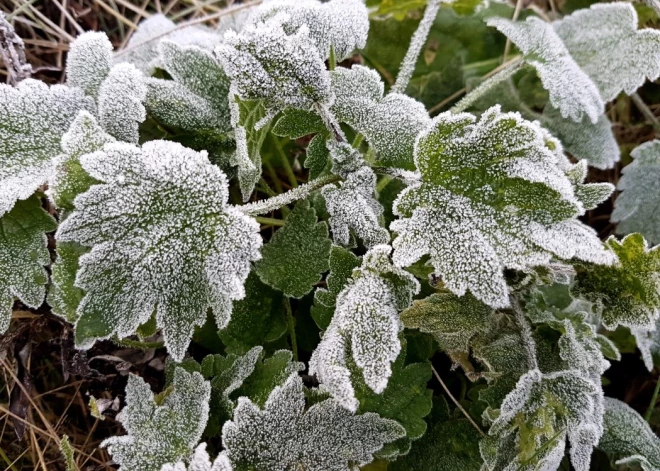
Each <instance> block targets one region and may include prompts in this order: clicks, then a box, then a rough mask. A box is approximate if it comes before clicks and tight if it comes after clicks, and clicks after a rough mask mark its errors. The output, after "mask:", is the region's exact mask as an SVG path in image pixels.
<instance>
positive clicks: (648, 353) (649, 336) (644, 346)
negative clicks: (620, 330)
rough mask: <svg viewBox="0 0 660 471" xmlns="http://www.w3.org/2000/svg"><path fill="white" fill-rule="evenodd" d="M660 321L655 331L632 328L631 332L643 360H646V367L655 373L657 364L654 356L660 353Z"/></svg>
mask: <svg viewBox="0 0 660 471" xmlns="http://www.w3.org/2000/svg"><path fill="white" fill-rule="evenodd" d="M658 323H659V322H658V321H656V323H655V329H653V330H648V329H638V328H632V329H630V332H631V333H632V334H633V336H634V337H635V342H636V343H637V348H638V349H639V351H640V353H641V354H642V360H644V366H646V369H647V370H649V372H651V371H653V368H655V363H654V361H653V356H654V355H657V354H658V353H660V329H659V328H658V327H659V326H658Z"/></svg>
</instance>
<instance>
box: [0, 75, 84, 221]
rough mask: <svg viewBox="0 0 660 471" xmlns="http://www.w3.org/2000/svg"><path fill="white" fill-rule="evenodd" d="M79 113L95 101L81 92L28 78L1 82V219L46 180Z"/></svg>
mask: <svg viewBox="0 0 660 471" xmlns="http://www.w3.org/2000/svg"><path fill="white" fill-rule="evenodd" d="M83 109H87V110H94V103H93V102H92V100H91V99H89V98H86V97H85V96H84V95H83V93H82V91H81V90H77V89H72V88H68V87H65V86H63V85H53V86H51V87H49V86H47V85H46V84H44V83H41V82H38V81H36V80H32V79H27V80H23V81H22V82H20V83H19V84H18V86H17V87H15V88H14V87H10V86H9V85H5V84H0V116H2V121H3V123H6V124H4V125H3V126H1V127H0V216H2V215H3V214H5V213H6V212H7V211H9V210H10V209H11V208H12V206H14V203H15V202H16V201H17V200H24V199H27V198H29V197H30V196H31V195H32V193H34V191H35V190H36V189H37V188H39V187H40V186H41V185H43V184H44V183H46V182H47V180H48V179H49V178H50V177H51V175H52V173H53V162H52V159H53V158H54V157H55V156H56V155H58V154H59V153H60V139H61V138H62V135H63V134H64V133H65V132H66V131H67V129H69V125H70V124H71V123H72V122H73V120H74V119H75V117H76V116H77V114H78V111H80V110H83ZM9 123H11V126H9V125H8V124H9Z"/></svg>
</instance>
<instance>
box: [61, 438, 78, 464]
mask: <svg viewBox="0 0 660 471" xmlns="http://www.w3.org/2000/svg"><path fill="white" fill-rule="evenodd" d="M60 453H62V458H64V462H65V463H66V471H76V462H75V460H74V458H73V447H72V446H71V441H70V440H69V436H68V435H64V436H63V437H62V440H60Z"/></svg>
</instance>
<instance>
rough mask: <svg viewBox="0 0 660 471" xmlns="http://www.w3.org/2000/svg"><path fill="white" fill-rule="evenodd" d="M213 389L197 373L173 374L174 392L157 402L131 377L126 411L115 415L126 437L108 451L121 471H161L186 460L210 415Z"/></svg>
mask: <svg viewBox="0 0 660 471" xmlns="http://www.w3.org/2000/svg"><path fill="white" fill-rule="evenodd" d="M210 394H211V386H210V385H209V383H208V381H204V378H202V375H200V374H199V373H188V372H186V371H185V370H183V369H182V368H177V369H176V371H175V373H174V383H173V390H172V391H169V390H168V391H165V397H164V399H163V398H162V397H159V398H156V397H154V394H153V393H152V392H151V389H150V388H149V384H148V383H146V382H144V381H143V380H142V379H141V378H140V377H139V376H135V375H130V376H129V377H128V384H127V385H126V407H125V408H124V409H123V410H122V411H121V412H120V413H119V415H117V420H119V421H120V422H121V424H122V425H123V426H124V429H126V432H128V435H123V436H120V437H111V438H108V439H106V440H104V441H103V442H102V443H101V447H107V448H108V451H109V452H110V454H111V455H112V459H113V461H115V462H116V463H118V464H119V471H159V470H160V469H161V466H163V465H164V464H167V463H175V462H177V461H179V460H180V459H183V458H185V459H187V458H188V457H189V456H190V455H191V454H192V452H193V448H194V447H195V446H196V445H197V443H198V442H199V439H200V438H201V437H202V432H204V427H205V426H206V421H207V419H208V414H209V405H208V402H209V398H210Z"/></svg>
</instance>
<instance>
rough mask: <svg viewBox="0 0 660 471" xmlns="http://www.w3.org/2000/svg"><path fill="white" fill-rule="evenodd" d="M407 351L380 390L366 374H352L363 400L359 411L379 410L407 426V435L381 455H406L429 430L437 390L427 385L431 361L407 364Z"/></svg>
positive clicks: (403, 352) (401, 354) (400, 357)
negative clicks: (368, 380) (372, 384)
mask: <svg viewBox="0 0 660 471" xmlns="http://www.w3.org/2000/svg"><path fill="white" fill-rule="evenodd" d="M405 359H406V351H405V349H403V350H402V351H401V353H400V354H399V357H398V358H397V359H396V361H395V362H394V363H393V364H392V376H390V379H389V381H388V383H387V387H386V388H385V390H384V391H383V392H382V393H380V394H376V393H375V392H373V391H372V390H371V388H370V387H369V386H367V384H366V383H365V382H364V380H363V379H362V376H361V375H360V374H359V373H358V374H354V375H353V376H352V380H353V385H354V387H355V397H356V398H357V399H358V401H360V407H359V408H358V413H364V412H375V413H377V414H378V415H380V416H381V417H383V418H386V419H392V420H396V421H397V422H399V424H401V425H402V426H403V428H405V429H406V436H405V438H400V439H399V440H397V441H395V442H392V443H390V444H388V445H386V446H385V447H384V448H383V449H382V450H381V451H379V452H378V453H377V456H382V457H388V458H389V459H391V458H393V457H395V456H397V455H405V454H407V453H408V451H409V450H410V444H411V442H412V441H413V440H417V439H419V438H420V437H421V436H422V435H424V433H425V432H426V422H425V421H424V417H425V416H426V415H428V414H429V412H431V406H432V401H431V397H432V396H433V391H431V390H430V389H427V388H426V384H427V383H428V382H429V380H430V379H431V365H430V364H429V363H413V364H409V365H406V363H405Z"/></svg>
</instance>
